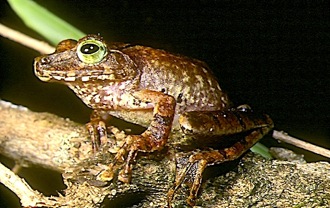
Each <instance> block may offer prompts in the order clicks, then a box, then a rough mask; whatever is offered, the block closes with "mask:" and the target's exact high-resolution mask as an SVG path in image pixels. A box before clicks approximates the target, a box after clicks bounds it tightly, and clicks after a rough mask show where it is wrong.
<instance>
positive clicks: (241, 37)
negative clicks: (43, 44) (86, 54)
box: [0, 0, 330, 207]
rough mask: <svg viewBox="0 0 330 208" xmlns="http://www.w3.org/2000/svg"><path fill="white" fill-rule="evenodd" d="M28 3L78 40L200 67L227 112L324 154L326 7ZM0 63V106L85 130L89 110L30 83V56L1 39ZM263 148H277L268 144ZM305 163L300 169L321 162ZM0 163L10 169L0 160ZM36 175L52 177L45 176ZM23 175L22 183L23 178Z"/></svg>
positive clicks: (327, 139) (5, 14) (4, 13)
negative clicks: (241, 109) (153, 52)
mask: <svg viewBox="0 0 330 208" xmlns="http://www.w3.org/2000/svg"><path fill="white" fill-rule="evenodd" d="M37 2H38V3H40V4H41V5H43V6H45V7H46V8H47V9H49V10H50V11H52V12H53V13H55V14H56V15H58V16H60V17H62V18H63V19H65V20H67V21H68V22H70V23H71V24H73V25H74V26H76V27H77V28H79V29H81V30H82V31H84V32H85V33H100V34H101V35H102V36H104V37H105V38H106V39H107V40H109V41H123V42H131V43H138V44H142V45H148V46H152V47H155V48H162V49H165V50H168V51H171V52H174V53H181V54H184V55H187V56H191V57H194V58H198V59H200V60H203V61H205V62H207V63H208V64H209V66H210V68H211V69H212V70H213V71H214V73H215V74H216V76H217V78H218V79H219V82H220V86H221V87H222V88H223V89H225V90H226V91H227V92H228V94H229V96H230V98H231V99H232V100H233V101H234V103H236V104H243V103H248V104H249V105H251V106H252V107H253V108H254V109H257V110H260V111H263V112H266V113H267V114H269V115H271V117H272V118H273V120H274V122H275V129H277V130H284V131H287V132H288V133H290V134H291V135H293V136H296V137H299V138H302V139H304V140H309V141H310V142H313V143H315V144H318V145H321V146H324V147H326V148H330V130H329V120H330V119H329V118H330V116H329V115H330V110H329V109H330V108H329V101H330V98H329V97H330V90H329V86H328V83H329V78H330V76H329V75H330V73H329V69H330V68H329V66H330V64H329V58H330V53H329V44H330V33H329V28H330V18H329V17H330V9H329V6H328V2H327V1H260V2H258V3H257V2H255V1H208V0H204V1H166V2H165V1H164V2H162V1H122V0H116V1H87V0H86V1H84V0H80V1H58V0H48V1H37ZM0 5H1V7H0V8H1V10H0V22H1V23H2V24H5V25H7V26H9V27H12V28H14V29H17V30H19V31H22V32H24V33H26V34H28V35H31V36H33V37H36V38H38V39H42V37H40V36H39V35H38V34H36V33H35V32H33V31H31V30H30V29H28V28H27V27H26V26H25V25H24V24H23V23H22V22H21V20H20V19H19V18H18V17H17V16H16V15H15V14H14V12H13V11H12V10H11V9H10V7H9V6H8V4H7V3H6V2H1V3H0ZM0 54H1V56H0V98H1V99H4V100H8V101H11V102H13V103H16V104H20V105H24V106H27V107H29V108H30V109H32V110H34V111H47V112H51V113H55V114H58V115H60V116H63V117H69V118H70V119H72V120H74V121H78V122H81V123H86V122H87V121H88V120H89V113H90V112H91V110H90V109H88V108H87V107H85V106H84V104H83V103H82V102H81V101H80V100H79V99H78V98H77V97H76V96H75V95H74V94H73V93H72V92H71V91H70V90H69V89H67V88H66V87H65V86H62V85H57V84H50V83H43V82H41V81H39V80H38V79H37V78H36V77H35V76H34V74H33V66H32V63H33V58H34V57H36V56H38V55H39V54H38V53H37V52H35V51H33V50H31V49H27V48H25V47H23V46H21V45H19V44H17V43H14V42H11V41H9V40H6V39H4V38H0ZM18 122H19V121H18ZM262 143H264V144H266V145H268V146H278V144H277V143H276V142H275V141H274V140H272V139H270V138H268V139H267V138H266V139H264V140H263V141H262ZM289 147H290V148H291V146H289ZM294 150H296V151H297V152H299V153H302V151H301V150H299V149H295V148H294ZM304 154H306V158H307V159H308V160H309V161H317V160H328V161H329V159H326V158H323V157H320V156H315V155H313V154H309V153H305V152H304ZM3 162H4V163H7V164H8V165H11V164H12V162H11V161H8V160H5V159H3ZM34 172H35V171H34ZM38 173H39V174H41V175H43V174H44V175H45V174H47V175H48V174H53V173H51V172H47V171H45V170H39V171H38ZM24 174H27V175H28V174H29V173H28V171H27V170H24V171H23V173H22V175H24ZM30 174H31V173H30ZM33 174H35V173H33ZM54 177H55V179H54V178H53V179H52V182H53V181H56V180H58V181H60V177H59V176H58V175H55V176H54ZM39 179H40V177H39ZM30 180H32V179H30ZM45 183H46V182H45ZM56 188H57V189H61V188H62V189H63V186H60V187H56ZM39 189H40V190H43V191H45V192H46V193H53V194H54V193H56V192H55V191H54V190H53V189H50V190H48V189H47V188H39ZM54 189H55V188H54ZM1 190H3V189H1ZM1 192H2V191H1ZM7 192H8V191H3V193H4V194H1V196H0V200H1V202H3V203H0V205H2V206H5V207H6V206H8V207H12V206H13V205H9V204H8V203H7V204H5V203H4V201H7V199H5V198H7V197H9V196H8V194H9V195H10V192H8V193H7ZM2 195H3V196H2ZM1 197H2V198H1ZM15 206H17V202H16V204H15Z"/></svg>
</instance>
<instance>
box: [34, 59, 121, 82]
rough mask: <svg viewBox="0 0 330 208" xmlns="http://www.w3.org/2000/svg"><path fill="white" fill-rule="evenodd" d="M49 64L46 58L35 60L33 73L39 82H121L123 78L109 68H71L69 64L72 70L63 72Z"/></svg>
mask: <svg viewBox="0 0 330 208" xmlns="http://www.w3.org/2000/svg"><path fill="white" fill-rule="evenodd" d="M49 62H50V61H49V59H48V57H47V56H44V57H42V56H41V57H37V58H35V61H34V73H35V75H36V76H37V77H38V78H39V79H40V80H41V81H44V82H51V81H55V82H56V81H57V82H87V81H92V80H107V81H118V80H121V81H122V80H123V77H118V76H116V72H115V71H114V70H111V69H110V68H109V69H108V68H107V69H104V68H100V69H98V68H97V67H91V68H86V67H81V66H79V65H77V66H72V64H71V67H68V68H72V69H74V70H63V69H61V67H59V66H52V65H51V64H50V63H49ZM62 62H65V60H62ZM62 64H63V63H62ZM64 65H65V63H64ZM68 65H69V63H68ZM69 66H70V65H69ZM76 68H78V69H79V68H82V69H80V70H76Z"/></svg>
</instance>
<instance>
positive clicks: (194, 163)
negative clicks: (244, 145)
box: [167, 155, 208, 207]
mask: <svg viewBox="0 0 330 208" xmlns="http://www.w3.org/2000/svg"><path fill="white" fill-rule="evenodd" d="M194 156H195V155H191V156H190V157H189V159H188V162H187V163H186V164H185V165H183V164H180V165H183V168H182V169H181V170H180V171H179V172H178V174H177V176H176V178H175V182H174V185H173V186H172V188H171V189H170V190H169V191H168V193H167V201H168V206H169V207H171V201H172V200H173V197H174V195H175V193H176V192H177V190H178V189H179V188H180V187H181V185H182V184H183V183H185V182H188V185H189V187H190V193H189V196H188V198H187V203H188V204H189V205H190V206H194V205H195V200H196V198H197V194H198V190H199V188H200V186H201V184H202V179H203V176H202V174H203V172H204V170H205V168H206V167H207V164H208V161H207V160H205V159H201V160H195V159H194ZM189 181H190V182H189ZM191 181H192V183H191Z"/></svg>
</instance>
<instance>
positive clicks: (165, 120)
mask: <svg viewBox="0 0 330 208" xmlns="http://www.w3.org/2000/svg"><path fill="white" fill-rule="evenodd" d="M154 120H155V121H156V122H157V123H159V124H160V125H165V126H169V125H171V124H172V120H173V119H172V117H169V116H161V115H159V114H155V116H154Z"/></svg>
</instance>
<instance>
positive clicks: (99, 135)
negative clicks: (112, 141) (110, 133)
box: [86, 121, 108, 151]
mask: <svg viewBox="0 0 330 208" xmlns="http://www.w3.org/2000/svg"><path fill="white" fill-rule="evenodd" d="M86 128H87V130H88V132H89V135H90V137H91V141H92V147H93V150H94V151H98V150H99V149H100V148H101V147H103V146H105V145H106V144H107V143H108V137H107V128H106V125H105V123H104V122H103V121H91V122H89V123H87V124H86Z"/></svg>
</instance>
